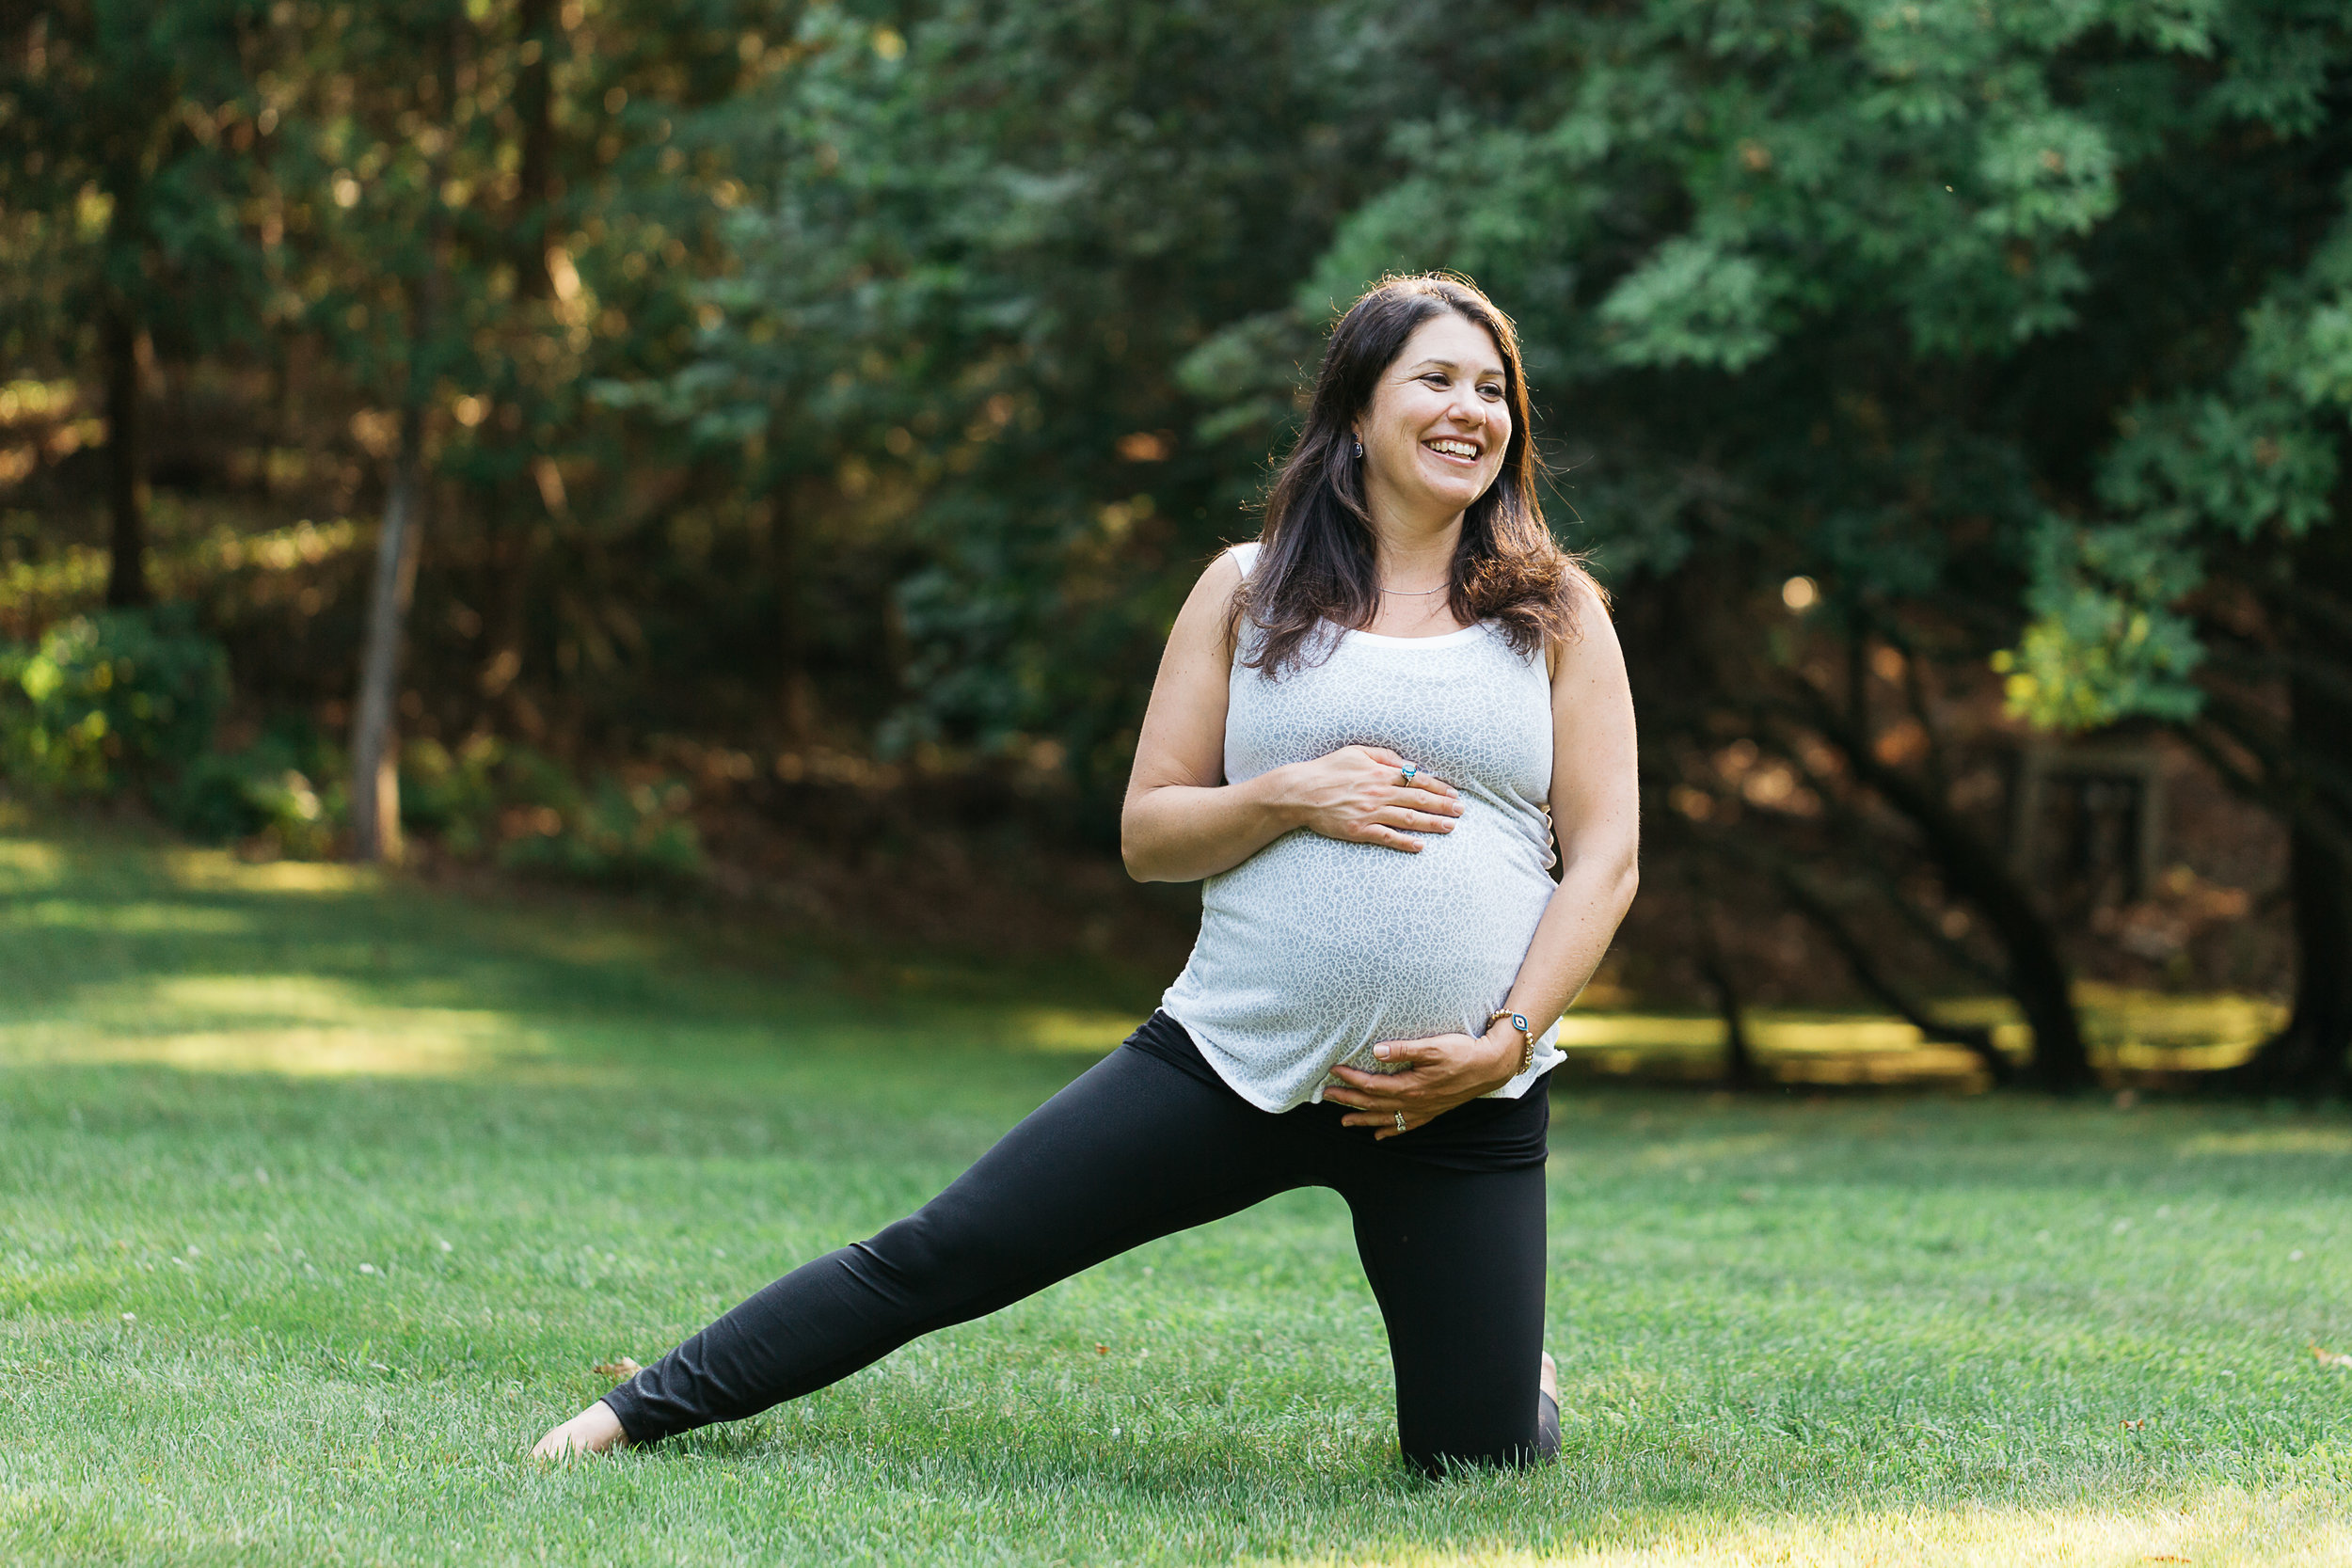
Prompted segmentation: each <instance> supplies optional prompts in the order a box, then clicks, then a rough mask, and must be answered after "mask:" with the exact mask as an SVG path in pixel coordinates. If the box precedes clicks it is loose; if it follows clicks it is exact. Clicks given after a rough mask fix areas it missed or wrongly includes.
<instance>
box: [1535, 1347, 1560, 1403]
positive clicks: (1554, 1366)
mask: <svg viewBox="0 0 2352 1568" xmlns="http://www.w3.org/2000/svg"><path fill="white" fill-rule="evenodd" d="M1535 1386H1536V1387H1538V1388H1541V1389H1542V1390H1543V1391H1544V1392H1545V1393H1547V1394H1549V1395H1550V1396H1551V1402H1552V1403H1553V1404H1554V1405H1555V1406H1556V1405H1558V1404H1559V1402H1560V1364H1559V1363H1558V1362H1557V1361H1554V1360H1553V1359H1552V1358H1551V1352H1549V1351H1546V1352H1544V1370H1542V1371H1540V1372H1537V1373H1536V1374H1535Z"/></svg>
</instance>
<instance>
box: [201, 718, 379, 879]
mask: <svg viewBox="0 0 2352 1568" xmlns="http://www.w3.org/2000/svg"><path fill="white" fill-rule="evenodd" d="M341 764H342V759H341V757H340V756H335V755H330V754H328V753H326V749H325V748H324V747H322V746H320V745H319V744H318V743H317V741H316V740H315V738H314V737H311V738H310V739H309V740H308V743H306V740H305V737H303V736H299V735H297V734H294V733H290V732H288V731H286V730H283V729H280V730H275V731H273V732H271V733H269V734H267V735H264V736H262V738H261V739H259V740H257V741H256V742H254V743H253V744H252V745H251V746H249V747H246V749H245V750H244V751H242V752H234V753H223V752H206V753H205V754H204V755H202V756H199V757H198V758H196V759H195V760H194V761H193V762H191V763H190V764H189V765H188V767H187V768H185V769H184V770H183V772H182V774H181V776H180V778H179V780H178V781H177V782H176V783H175V784H173V785H172V786H171V787H170V788H169V789H168V790H167V791H165V792H163V793H162V795H161V796H160V797H159V798H158V800H157V804H158V806H159V807H160V808H161V809H162V811H163V814H164V816H165V817H166V818H167V820H168V821H170V822H171V824H172V825H173V826H174V827H176V828H178V829H179V830H180V831H181V832H184V833H186V834H187V835H188V836H189V837H191V838H193V839H195V840H197V841H198V842H199V843H203V844H225V843H229V842H231V841H243V842H246V843H258V844H260V845H265V846H266V847H268V849H269V850H270V851H271V852H272V853H273V855H274V856H282V857H284V858H286V859H290V860H323V859H326V858H327V857H328V856H329V855H331V854H332V853H333V852H334V849H335V847H336V844H337V838H338V834H339V833H340V832H341V831H342V829H343V828H344V827H345V826H346V825H347V824H348V821H349V817H350V800H349V787H348V785H347V784H346V783H345V781H344V779H343V777H342V771H343V770H342V766H341Z"/></svg>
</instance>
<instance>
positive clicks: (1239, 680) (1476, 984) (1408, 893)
mask: <svg viewBox="0 0 2352 1568" xmlns="http://www.w3.org/2000/svg"><path fill="white" fill-rule="evenodd" d="M1257 553H1258V546H1256V545H1255V544H1248V545H1237V546H1234V547H1233V557H1234V560H1235V561H1236V562H1237V563H1238V564H1239V565H1240V567H1241V570H1242V575H1243V576H1244V577H1245V578H1247V577H1248V575H1249V571H1250V568H1251V567H1252V565H1254V564H1255V562H1256V559H1257ZM1263 635H1264V634H1263V631H1262V630H1261V628H1259V627H1257V626H1253V625H1249V624H1248V623H1245V624H1244V626H1243V627H1242V647H1241V649H1239V650H1236V653H1235V657H1234V659H1233V668H1232V674H1231V676H1230V677H1229V684H1228V691H1229V699H1228V700H1229V706H1228V707H1227V709H1226V716H1225V782H1226V783H1228V784H1240V783H1242V782H1243V781H1244V780H1248V779H1254V778H1256V777H1257V776H1258V775H1259V774H1261V773H1263V772H1266V771H1268V770H1269V769H1272V768H1279V767H1282V766H1283V765H1285V764H1287V763H1293V762H1304V761H1308V760H1310V759H1311V758H1315V757H1320V756H1325V755H1327V754H1328V753H1330V752H1336V751H1338V750H1339V749H1340V748H1341V747H1343V746H1385V747H1387V748H1389V749H1390V750H1391V751H1392V752H1396V754H1397V755H1399V756H1401V757H1404V758H1405V759H1406V760H1407V761H1409V762H1413V763H1416V764H1418V765H1419V766H1420V767H1421V768H1423V769H1424V770H1426V771H1427V772H1429V773H1431V774H1433V775H1435V776H1436V777H1438V778H1440V779H1443V780H1444V781H1445V782H1446V783H1448V784H1452V785H1453V786H1454V788H1455V789H1457V790H1459V791H1461V796H1462V806H1463V811H1462V815H1461V816H1458V817H1456V818H1455V819H1454V831H1453V832H1451V833H1430V834H1424V835H1422V851H1421V853H1420V854H1418V855H1415V854H1408V853H1406V852H1405V851H1403V850H1398V849H1386V848H1382V847H1378V846H1377V845H1370V844H1350V843H1343V842H1342V841H1340V840H1338V839H1330V838H1324V837H1322V836H1320V835H1319V834H1316V833H1313V832H1309V831H1307V830H1306V829H1304V828H1298V829H1294V830H1293V831H1292V832H1287V833H1284V834H1283V835H1282V836H1281V837H1280V838H1278V839H1276V840H1275V841H1274V842H1273V843H1271V844H1269V845H1267V846H1266V847H1264V848H1263V849H1261V850H1259V851H1258V852H1257V853H1256V854H1254V855H1252V856H1250V857H1249V858H1248V860H1246V861H1244V862H1242V863H1241V864H1239V865H1237V866H1235V867H1233V868H1232V870H1231V871H1226V872H1221V873H1219V874H1218V875H1216V876H1214V877H1211V878H1209V879H1208V880H1207V881H1206V882H1205V883H1204V884H1202V887H1201V894H1200V940H1199V941H1198V942H1195V943H1194V944H1193V949H1192V958H1191V961H1190V962H1188V963H1186V964H1185V965H1184V973H1183V974H1179V975H1178V976H1177V977H1176V983H1175V984H1174V985H1172V986H1170V987H1168V994H1167V995H1166V996H1165V997H1164V998H1163V999H1162V1000H1161V1004H1160V1005H1161V1006H1163V1007H1164V1008H1166V1009H1167V1011H1168V1016H1169V1017H1171V1018H1173V1019H1175V1020H1176V1022H1179V1023H1181V1024H1183V1025H1184V1028H1185V1030H1186V1031H1187V1032H1189V1033H1190V1034H1191V1036H1192V1037H1193V1039H1194V1040H1195V1041H1196V1042H1197V1043H1198V1044H1199V1045H1200V1053H1201V1055H1203V1056H1204V1057H1206V1058H1207V1059H1208V1062H1209V1065H1210V1066H1211V1067H1214V1068H1215V1069H1216V1071H1217V1073H1218V1075H1219V1076H1220V1077H1222V1078H1223V1079H1224V1080H1225V1082H1226V1083H1227V1084H1229V1085H1232V1089H1233V1092H1234V1093H1236V1094H1238V1095H1240V1096H1241V1097H1242V1098H1243V1099H1244V1100H1247V1101H1249V1102H1250V1103H1251V1104H1252V1105H1255V1106H1257V1107H1259V1108H1260V1109H1262V1110H1266V1111H1287V1110H1290V1109H1291V1108H1292V1107H1294V1106H1296V1105H1301V1104H1305V1103H1307V1102H1309V1101H1321V1100H1322V1099H1323V1090H1324V1086H1325V1085H1327V1084H1334V1083H1337V1082H1338V1080H1336V1079H1334V1078H1332V1077H1330V1070H1331V1069H1332V1067H1333V1066H1335V1065H1337V1064H1339V1063H1342V1062H1344V1063H1346V1064H1347V1065H1349V1066H1351V1067H1359V1068H1363V1069H1366V1070H1368V1071H1375V1072H1378V1071H1385V1070H1389V1069H1387V1068H1386V1066H1385V1064H1382V1063H1380V1062H1378V1061H1377V1060H1376V1059H1375V1057H1374V1056H1373V1055H1372V1047H1373V1046H1375V1045H1376V1044H1378V1043H1379V1042H1380V1041H1382V1040H1397V1039H1418V1038H1422V1037H1426V1036H1430V1035H1445V1034H1456V1033H1459V1034H1466V1035H1471V1036H1477V1035H1483V1034H1485V1033H1486V1021H1487V1017H1488V1015H1489V1014H1491V1013H1492V1012H1493V1011H1494V1010H1495V1009H1496V1008H1498V1007H1500V1006H1502V1005H1503V1004H1504V1003H1505V1001H1507V1000H1508V998H1509V996H1510V991H1511V982H1512V980H1513V979H1514V978H1516V977H1517V975H1518V969H1519V963H1520V960H1522V959H1523V958H1526V957H1527V945H1528V943H1529V942H1531V941H1533V940H1534V935H1535V925H1536V922H1538V921H1539V920H1541V919H1542V918H1543V913H1544V908H1545V906H1546V905H1547V904H1549V902H1550V901H1551V895H1552V892H1553V890H1554V887H1555V884H1554V883H1553V881H1552V879H1551V874H1550V873H1551V863H1552V853H1551V825H1550V822H1549V819H1548V818H1547V817H1546V816H1545V815H1544V806H1543V802H1544V800H1545V799H1546V798H1547V797H1548V796H1549V793H1550V790H1551V686H1550V682H1549V680H1548V679H1547V678H1546V677H1545V673H1544V657H1543V653H1542V650H1540V649H1538V650H1536V651H1534V653H1531V654H1520V653H1518V652H1515V651H1514V650H1513V649H1512V647H1511V644H1510V643H1509V641H1506V640H1505V638H1504V636H1503V634H1502V630H1501V629H1500V628H1498V627H1497V626H1494V625H1493V624H1492V623H1491V622H1488V623H1482V624H1480V625H1478V626H1466V627H1464V628H1463V629H1462V630H1460V631H1456V632H1451V633H1448V634H1447V635H1445V636H1442V637H1378V636H1375V635H1373V634H1372V633H1370V632H1362V631H1342V632H1340V633H1339V636H1338V641H1337V645H1336V646H1330V645H1328V644H1327V646H1329V655H1328V657H1326V658H1324V659H1323V660H1322V662H1320V663H1318V664H1312V665H1310V666H1307V667H1305V668H1302V669H1297V670H1293V671H1289V672H1286V673H1284V674H1283V675H1282V677H1281V679H1279V680H1268V679H1267V678H1266V677H1265V675H1264V674H1263V673H1261V672H1259V671H1257V670H1253V669H1250V668H1248V667H1247V666H1246V665H1245V664H1244V663H1243V662H1242V658H1243V656H1244V655H1245V654H1246V653H1247V652H1248V651H1249V650H1251V649H1254V648H1255V646H1256V645H1257V643H1258V642H1259V641H1260V640H1262V639H1263ZM1558 1035H1559V1027H1558V1025H1556V1024H1555V1025H1553V1027H1552V1028H1551V1029H1549V1030H1548V1031H1547V1032H1546V1033H1545V1034H1544V1036H1543V1037H1542V1039H1541V1040H1540V1041H1539V1042H1538V1043H1537V1046H1536V1050H1535V1062H1534V1066H1533V1067H1532V1068H1530V1069H1528V1070H1527V1071H1525V1072H1522V1073H1520V1074H1519V1075H1518V1076H1517V1077H1515V1078H1513V1079H1512V1080H1511V1081H1510V1082H1509V1083H1507V1084H1505V1085H1502V1087H1501V1088H1499V1089H1496V1090H1494V1091H1493V1093H1494V1096H1495V1097H1497V1098H1501V1099H1508V1100H1516V1099H1518V1097H1519V1096H1520V1095H1522V1094H1524V1093H1526V1092H1527V1086H1528V1085H1530V1084H1531V1083H1533V1082H1534V1079H1535V1078H1536V1077H1537V1075H1539V1074H1541V1073H1543V1072H1545V1071H1547V1070H1549V1069H1550V1068H1551V1067H1552V1066H1553V1065H1555V1064H1556V1063H1558V1062H1559V1061H1560V1059H1561V1053H1560V1051H1559V1048H1558V1046H1557V1045H1556V1044H1555V1040H1556V1038H1557V1037H1558Z"/></svg>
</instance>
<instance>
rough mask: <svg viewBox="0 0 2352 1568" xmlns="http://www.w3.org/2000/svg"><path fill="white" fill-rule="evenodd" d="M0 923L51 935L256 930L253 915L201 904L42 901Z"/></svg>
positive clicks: (1, 916)
mask: <svg viewBox="0 0 2352 1568" xmlns="http://www.w3.org/2000/svg"><path fill="white" fill-rule="evenodd" d="M0 924H6V925H9V926H16V927H28V928H38V929H44V930H52V931H94V932H103V933H106V934H110V935H116V936H202V937H216V936H237V935H242V934H243V933H246V932H247V931H251V930H252V929H254V921H253V917H252V916H251V915H249V914H246V913H243V912H240V911H236V910H222V909H211V908H207V907H206V906H204V905H201V904H160V903H157V904H147V903H125V904H117V903H93V902H87V901H83V900H77V899H71V898H43V899H40V900H37V901H33V902H27V903H23V904H18V905H15V906H13V907H11V908H9V909H8V910H5V911H0Z"/></svg>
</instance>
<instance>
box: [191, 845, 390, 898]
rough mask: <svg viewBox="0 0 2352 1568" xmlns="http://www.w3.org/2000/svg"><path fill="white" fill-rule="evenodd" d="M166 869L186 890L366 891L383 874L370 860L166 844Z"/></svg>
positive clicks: (263, 891)
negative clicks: (270, 855) (240, 855)
mask: <svg viewBox="0 0 2352 1568" xmlns="http://www.w3.org/2000/svg"><path fill="white" fill-rule="evenodd" d="M159 858H160V859H161V861H162V863H163V866H164V872H165V875H166V876H167V877H169V878H170V879H171V880H172V882H173V884H174V885H176V886H178V887H180V888H182V889H184V890H185V891H187V892H190V893H310V894H318V893H330V894H343V893H368V892H373V891H374V890H375V889H377V888H378V887H380V886H381V885H382V882H383V879H382V877H381V876H379V875H378V874H377V872H376V871H375V870H374V869H373V867H369V866H359V865H342V864H335V863H327V862H325V861H265V862H262V863H258V864H256V863H248V862H246V861H241V860H239V859H237V857H236V856H234V855H232V854H230V853H229V851H227V850H226V849H167V850H165V851H164V852H163V854H162V855H161V856H160V857H159Z"/></svg>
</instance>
